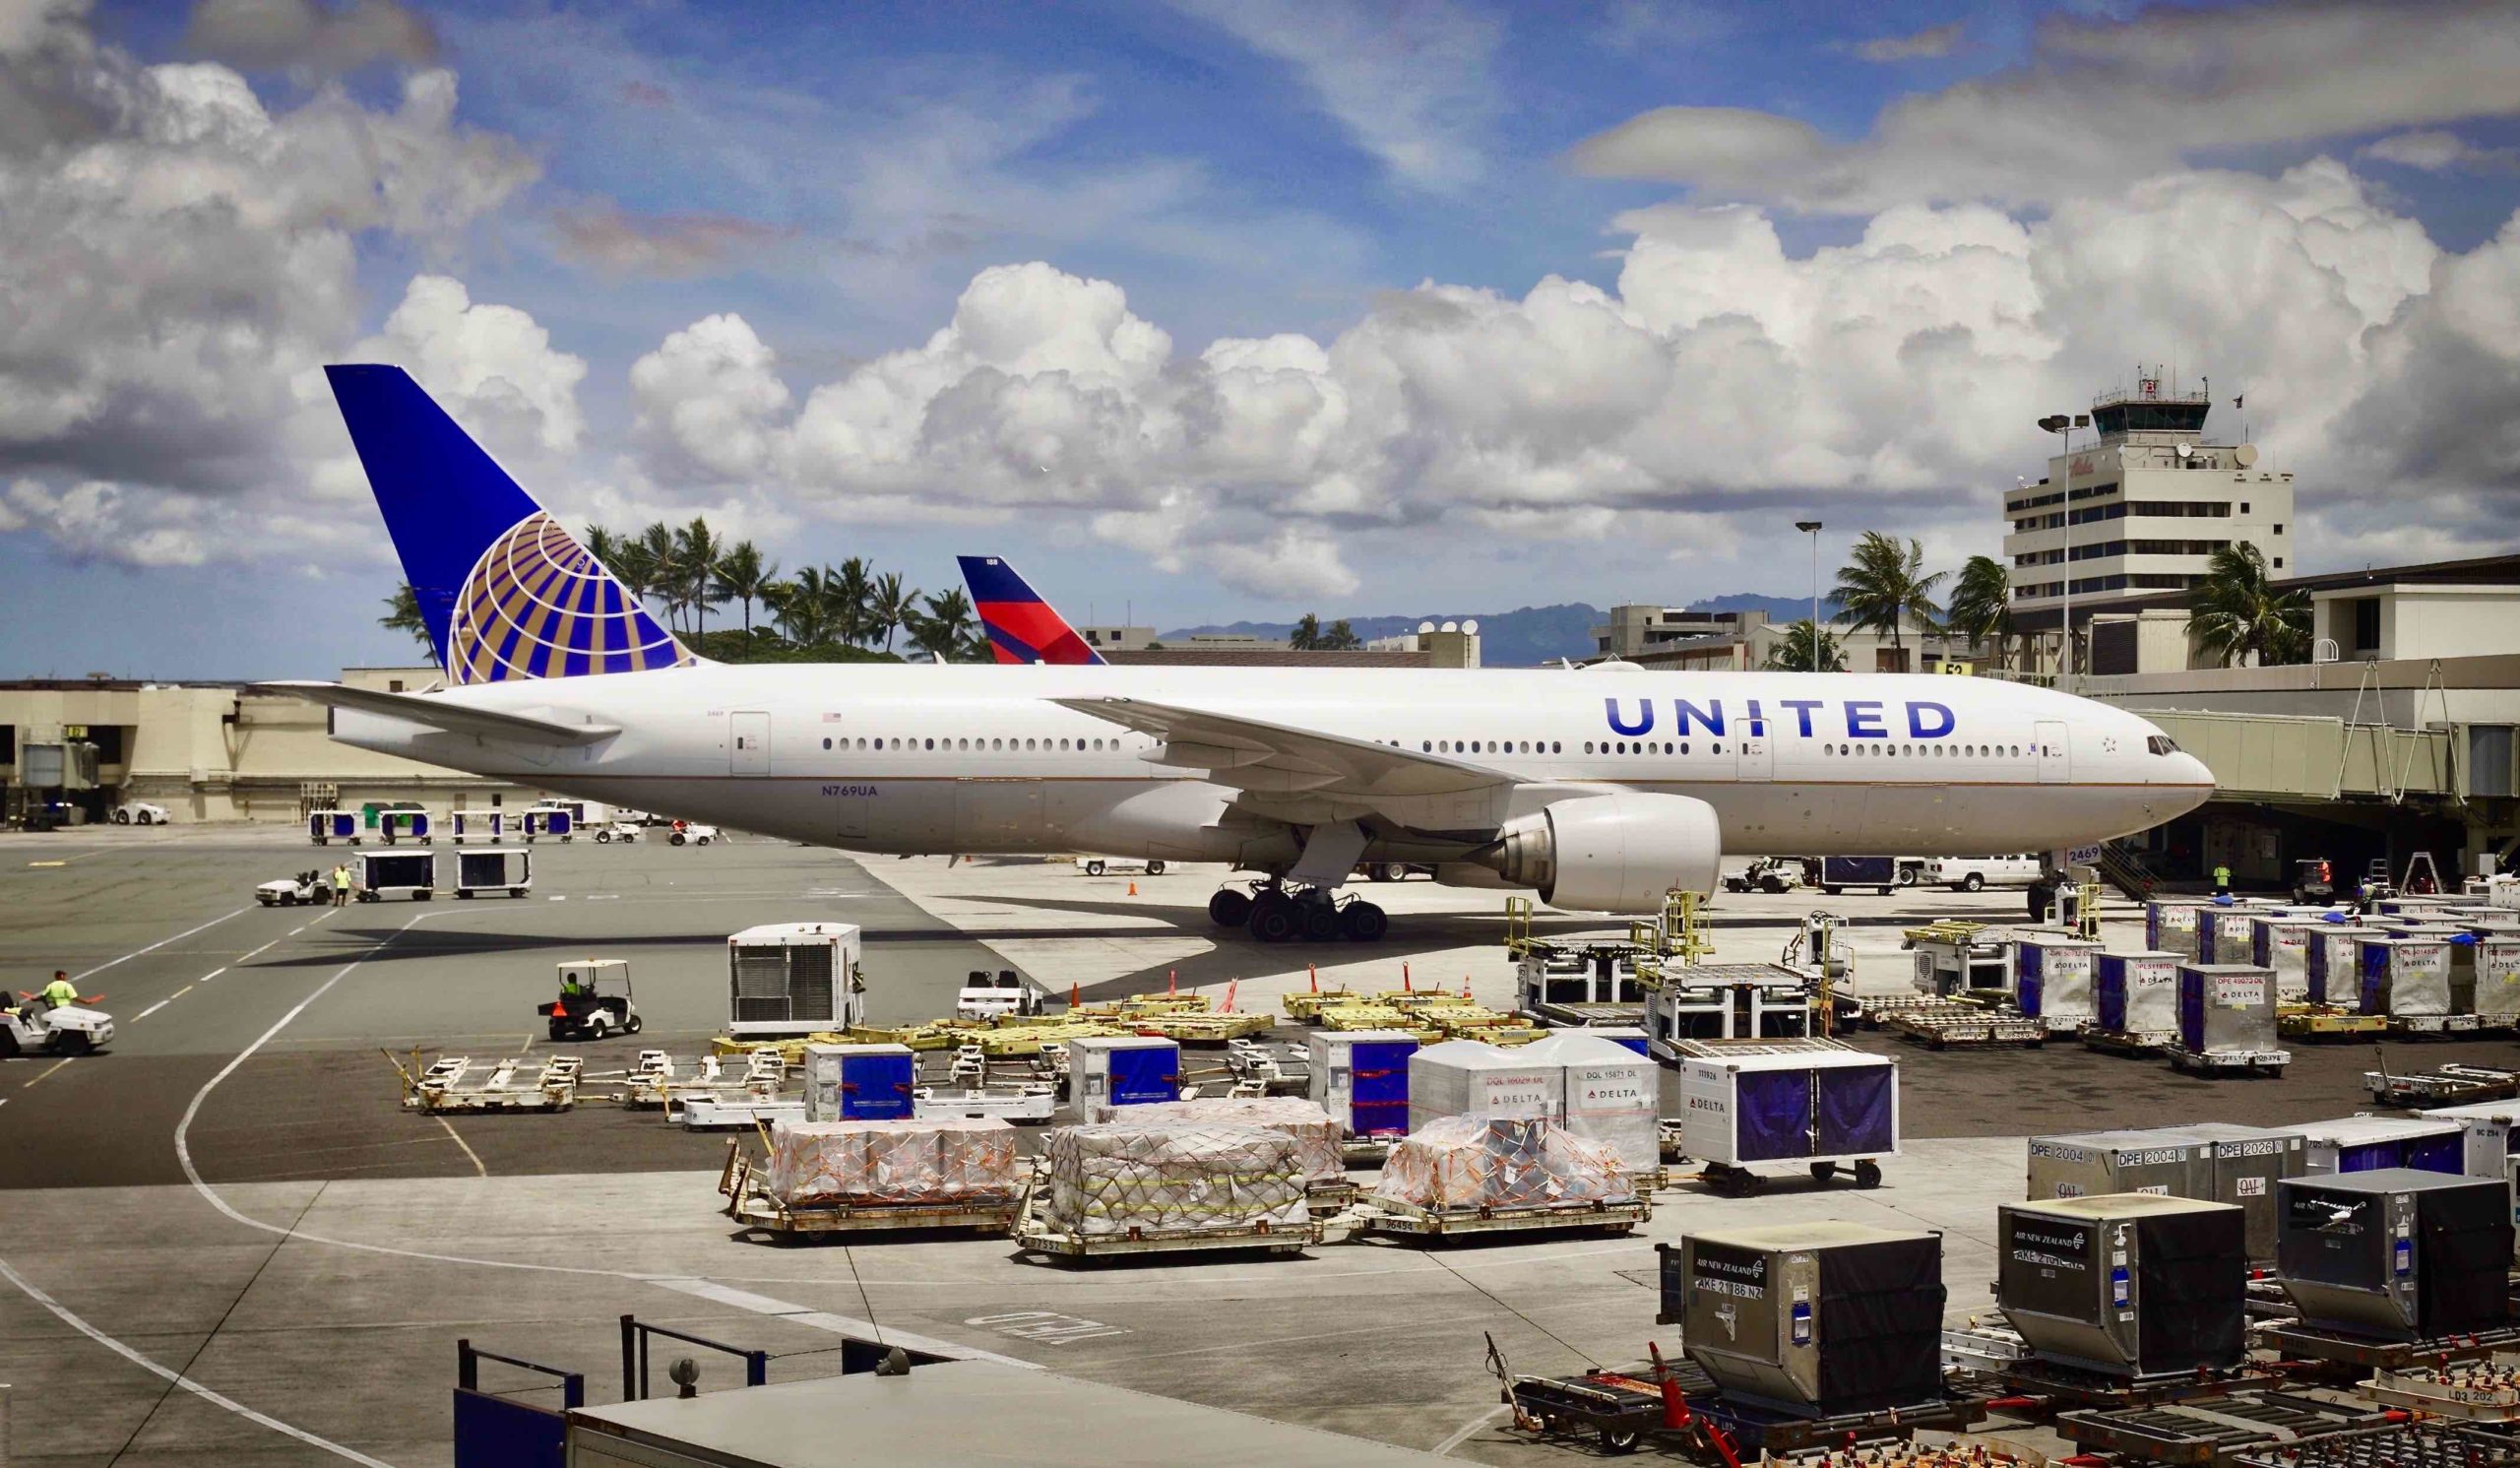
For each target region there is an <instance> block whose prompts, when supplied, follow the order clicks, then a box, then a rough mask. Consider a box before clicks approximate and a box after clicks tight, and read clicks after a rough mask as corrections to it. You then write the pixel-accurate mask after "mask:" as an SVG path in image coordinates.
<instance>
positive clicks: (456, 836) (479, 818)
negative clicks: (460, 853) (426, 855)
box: [447, 810, 512, 846]
mask: <svg viewBox="0 0 2520 1468" xmlns="http://www.w3.org/2000/svg"><path fill="white" fill-rule="evenodd" d="M511 824H512V822H511V821H510V819H509V817H508V813H507V812H506V811H504V810H458V811H456V812H454V813H453V814H451V815H449V816H448V817H447V826H448V828H449V834H448V839H449V840H451V841H453V842H454V843H455V844H456V845H457V846H462V845H463V844H464V843H465V842H467V841H473V840H481V839H487V840H490V841H496V840H498V839H499V838H500V837H502V836H505V835H506V834H507V833H508V827H509V826H510V825H511Z"/></svg>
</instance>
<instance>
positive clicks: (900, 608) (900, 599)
mask: <svg viewBox="0 0 2520 1468" xmlns="http://www.w3.org/2000/svg"><path fill="white" fill-rule="evenodd" d="M917 604H918V588H917V587H914V586H905V585H903V584H902V573H901V572H899V571H886V572H885V573H884V574H883V575H881V576H878V577H876V578H875V584H874V586H873V588H872V589H870V590H869V591H868V592H867V594H866V637H867V640H868V641H872V640H874V637H875V634H876V633H878V632H880V633H882V634H883V635H884V651H885V652H888V653H889V652H891V651H892V650H893V634H894V633H896V632H898V631H900V630H901V627H902V623H903V622H905V621H907V620H908V619H909V617H910V614H911V612H912V611H914V609H916V607H917Z"/></svg>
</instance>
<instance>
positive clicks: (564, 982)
mask: <svg viewBox="0 0 2520 1468" xmlns="http://www.w3.org/2000/svg"><path fill="white" fill-rule="evenodd" d="M585 993H586V990H585V989H582V988H580V987H579V986H578V971H577V970H575V969H571V970H569V971H568V972H567V973H566V974H563V975H561V976H560V996H561V997H562V998H567V999H574V998H579V997H581V996H583V995H584V994H585Z"/></svg>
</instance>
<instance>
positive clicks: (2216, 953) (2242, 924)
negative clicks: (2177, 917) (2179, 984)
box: [2196, 905, 2264, 963]
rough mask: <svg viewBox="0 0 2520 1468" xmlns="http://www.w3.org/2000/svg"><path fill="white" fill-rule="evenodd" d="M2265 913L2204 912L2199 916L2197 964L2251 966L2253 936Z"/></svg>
mask: <svg viewBox="0 0 2520 1468" xmlns="http://www.w3.org/2000/svg"><path fill="white" fill-rule="evenodd" d="M2262 916H2264V914H2263V912H2262V911H2261V910H2259V909H2256V908H2250V907H2240V906H2233V907H2223V906H2220V905H2217V906H2214V907H2209V908H2201V909H2199V910H2198V911H2197V914H2196V961H2197V962H2198V963H2250V962H2253V961H2254V960H2252V959H2251V958H2250V957H2249V950H2250V942H2249V939H2250V934H2251V931H2252V930H2253V929H2254V928H2255V927H2256V925H2257V920H2258V919H2259V918H2260V917H2262Z"/></svg>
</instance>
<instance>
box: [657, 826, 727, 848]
mask: <svg viewBox="0 0 2520 1468" xmlns="http://www.w3.org/2000/svg"><path fill="white" fill-rule="evenodd" d="M717 839H718V828H717V827H716V826H704V825H702V824H700V823H699V822H698V821H675V822H674V823H673V834H672V835H671V836H668V837H666V838H665V845H667V846H683V845H690V846H707V845H708V844H709V843H711V842H713V841H715V840H717Z"/></svg>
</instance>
